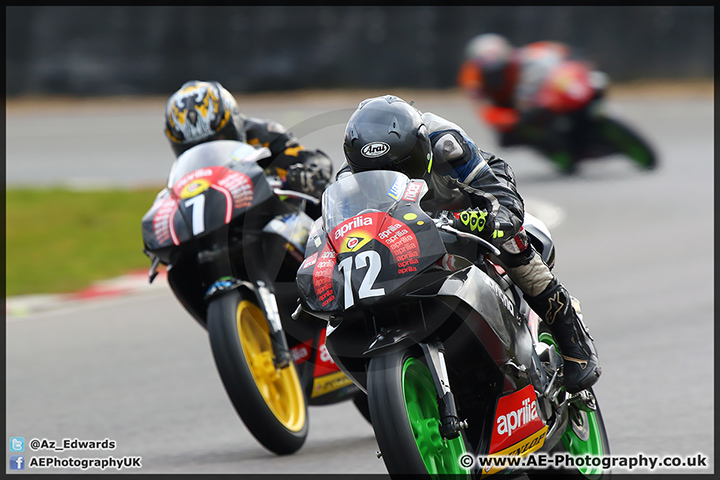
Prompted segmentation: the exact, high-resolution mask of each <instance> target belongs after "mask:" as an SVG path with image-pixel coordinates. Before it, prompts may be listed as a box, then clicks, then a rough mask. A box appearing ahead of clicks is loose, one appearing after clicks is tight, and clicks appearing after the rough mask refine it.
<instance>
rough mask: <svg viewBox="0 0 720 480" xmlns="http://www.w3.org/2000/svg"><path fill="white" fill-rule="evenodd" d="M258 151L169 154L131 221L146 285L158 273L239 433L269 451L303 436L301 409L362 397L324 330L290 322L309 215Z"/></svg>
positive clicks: (221, 144) (281, 450) (220, 146)
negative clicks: (206, 358)
mask: <svg viewBox="0 0 720 480" xmlns="http://www.w3.org/2000/svg"><path fill="white" fill-rule="evenodd" d="M269 154H270V152H269V150H268V149H266V148H259V149H256V148H254V147H252V146H250V145H248V144H246V143H242V142H236V141H230V140H218V141H213V142H208V143H203V144H200V145H197V146H195V147H193V148H191V149H189V150H187V151H186V152H184V153H183V154H182V155H180V156H179V157H178V158H177V160H176V161H175V163H174V164H173V166H172V169H171V171H170V175H169V178H168V184H167V188H165V189H164V190H162V191H161V192H160V193H159V194H158V195H157V197H156V198H155V201H154V203H153V205H152V206H151V208H150V209H149V210H148V212H147V213H146V214H145V215H144V217H143V219H142V233H143V242H144V252H145V254H146V255H148V256H149V257H150V259H151V260H152V266H151V268H150V272H149V275H150V281H151V282H152V280H153V279H154V278H155V276H156V275H157V268H158V266H159V265H160V264H164V265H166V266H167V274H168V276H167V278H168V283H169V285H170V288H171V289H172V291H173V293H174V294H175V296H176V297H177V299H178V301H179V302H180V303H181V304H182V306H183V307H184V308H185V309H186V310H187V311H188V313H190V314H191V315H192V317H193V318H194V319H195V320H196V321H197V322H198V323H199V324H200V325H201V326H202V327H203V328H204V329H205V330H207V333H208V336H209V339H210V346H211V348H212V353H213V357H214V360H215V364H216V366H217V370H218V373H219V375H220V377H221V379H222V382H223V385H224V387H225V390H226V392H227V395H228V397H229V398H230V400H231V402H232V404H233V406H234V408H235V410H236V412H237V413H238V415H239V416H240V417H241V419H242V420H243V422H244V423H245V425H246V426H247V428H248V430H249V431H250V433H251V434H252V435H253V436H254V437H255V438H256V439H257V440H258V441H259V442H260V443H261V444H262V445H263V446H264V447H265V448H267V449H268V450H270V451H272V452H274V453H277V454H289V453H293V452H295V451H297V450H298V449H299V448H300V447H301V446H302V445H303V443H304V442H305V439H306V437H307V434H308V415H307V406H308V404H310V405H322V404H328V403H335V402H339V401H344V400H350V399H353V400H354V401H355V404H356V405H357V407H358V409H359V410H360V411H361V413H363V415H364V416H365V417H366V418H369V413H368V411H367V402H366V396H365V395H364V394H363V393H362V392H360V390H358V388H357V387H356V386H354V385H353V384H352V382H351V381H350V380H349V379H348V378H347V377H346V376H345V375H344V374H343V373H342V372H341V371H340V370H339V368H338V367H337V366H336V365H335V364H334V363H333V362H332V359H331V358H330V357H329V355H328V354H327V351H326V349H325V344H324V340H325V324H324V323H323V322H321V321H318V320H317V319H315V320H313V319H306V320H305V321H293V320H292V319H291V318H290V315H291V314H292V311H293V309H294V308H295V306H296V305H297V287H296V285H295V273H296V271H297V269H298V267H299V265H300V262H302V261H303V253H304V245H305V242H306V239H307V235H308V230H309V228H310V226H311V224H312V219H311V218H310V217H309V216H308V215H307V214H306V213H305V212H304V208H305V205H306V204H305V202H306V201H314V202H317V199H315V198H313V197H310V196H308V195H305V194H303V193H300V192H293V191H288V190H282V189H281V188H280V184H279V183H278V182H276V181H274V179H273V178H271V177H266V175H265V172H264V170H263V168H262V167H261V166H260V165H258V163H257V161H258V160H262V159H263V158H265V157H267V156H269Z"/></svg>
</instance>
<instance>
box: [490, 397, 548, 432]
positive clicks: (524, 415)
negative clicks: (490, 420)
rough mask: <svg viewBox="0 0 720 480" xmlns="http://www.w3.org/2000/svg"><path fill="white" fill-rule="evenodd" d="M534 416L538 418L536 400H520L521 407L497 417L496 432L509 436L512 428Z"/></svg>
mask: <svg viewBox="0 0 720 480" xmlns="http://www.w3.org/2000/svg"><path fill="white" fill-rule="evenodd" d="M536 418H538V414H537V402H536V401H535V400H533V401H532V403H531V402H530V399H529V398H526V399H525V400H523V402H522V407H520V408H518V409H517V410H515V411H512V412H510V413H507V414H505V415H501V416H499V417H498V418H497V421H496V423H497V433H499V434H500V435H507V436H510V435H512V432H513V430H516V429H518V428H520V427H522V426H524V425H525V424H527V423H529V422H530V421H531V420H534V419H536Z"/></svg>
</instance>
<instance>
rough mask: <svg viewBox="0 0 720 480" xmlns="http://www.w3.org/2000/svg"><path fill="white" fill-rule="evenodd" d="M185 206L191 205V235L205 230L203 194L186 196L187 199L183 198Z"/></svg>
mask: <svg viewBox="0 0 720 480" xmlns="http://www.w3.org/2000/svg"><path fill="white" fill-rule="evenodd" d="M185 206H186V207H193V209H192V230H193V235H199V234H201V233H203V232H204V231H205V195H198V196H196V197H192V198H188V199H187V200H185Z"/></svg>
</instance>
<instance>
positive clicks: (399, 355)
mask: <svg viewBox="0 0 720 480" xmlns="http://www.w3.org/2000/svg"><path fill="white" fill-rule="evenodd" d="M368 403H369V406H370V416H371V418H372V426H373V429H374V430H375V437H376V439H377V442H378V446H379V447H380V452H381V453H382V458H383V461H384V462H385V466H386V467H387V470H388V473H390V475H406V474H411V475H413V476H423V477H428V476H429V477H434V478H440V477H442V478H458V479H459V478H469V472H468V470H466V469H464V468H462V467H461V466H460V463H459V462H460V457H461V456H463V455H464V454H465V453H466V448H465V442H464V440H463V435H462V434H461V435H460V436H459V437H457V438H455V439H452V440H446V439H444V438H443V437H442V436H441V435H440V431H439V426H440V414H439V413H438V406H437V392H436V390H435V385H434V383H433V380H432V376H431V374H430V370H429V369H428V367H427V365H426V364H425V363H424V361H423V360H422V358H421V357H420V356H418V355H414V354H412V353H411V352H409V351H401V352H395V353H392V354H390V355H387V356H379V357H374V358H372V359H371V360H370V366H369V368H368Z"/></svg>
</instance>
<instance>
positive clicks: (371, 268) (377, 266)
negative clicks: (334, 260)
mask: <svg viewBox="0 0 720 480" xmlns="http://www.w3.org/2000/svg"><path fill="white" fill-rule="evenodd" d="M353 258H354V259H355V268H365V267H367V269H368V270H367V272H366V273H365V276H364V277H363V279H362V282H361V283H360V288H359V289H358V299H359V300H362V299H363V298H368V297H379V296H381V295H385V289H384V288H372V286H373V285H374V284H375V280H377V277H378V275H379V274H380V270H381V267H382V259H381V258H380V254H379V253H378V252H376V251H374V250H368V251H367V252H361V253H358V254H357V255H355V256H354V257H348V258H346V259H345V260H343V261H342V262H340V263H339V264H338V268H339V269H340V270H341V271H342V272H343V275H344V276H345V284H344V285H345V288H344V290H345V308H346V309H348V308H350V307H352V306H353V305H355V298H354V297H353V293H352V282H351V278H352V263H353Z"/></svg>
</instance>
